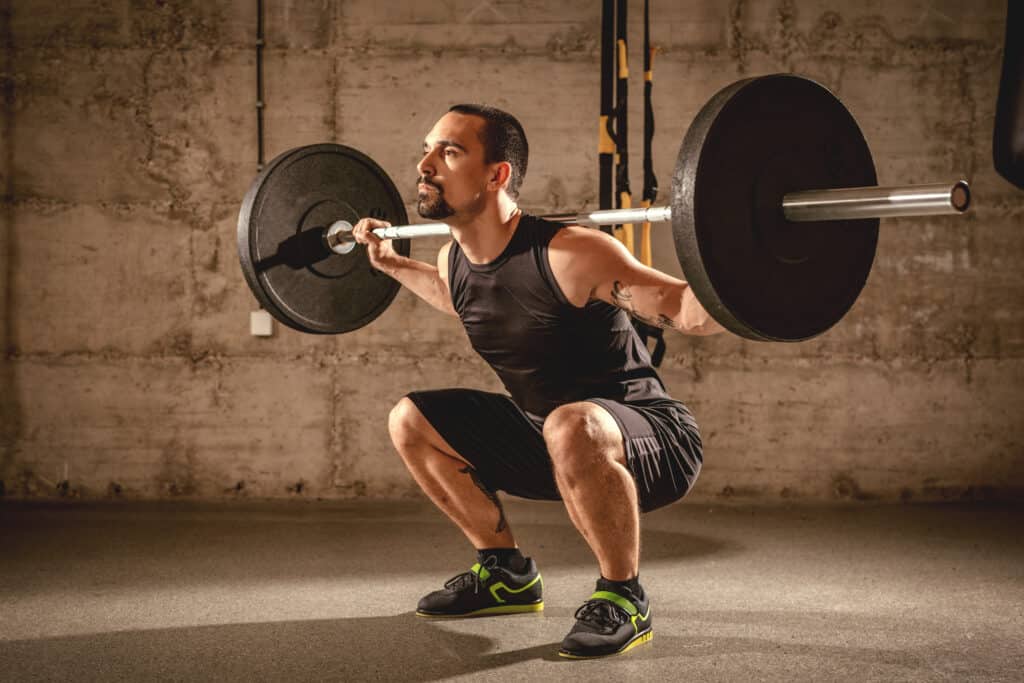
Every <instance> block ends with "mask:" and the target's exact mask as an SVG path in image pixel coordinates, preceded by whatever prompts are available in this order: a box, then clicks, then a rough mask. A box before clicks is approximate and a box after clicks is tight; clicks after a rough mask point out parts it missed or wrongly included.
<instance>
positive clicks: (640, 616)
mask: <svg viewBox="0 0 1024 683" xmlns="http://www.w3.org/2000/svg"><path fill="white" fill-rule="evenodd" d="M650 618H651V606H650V605H648V606H647V614H640V611H639V610H637V613H636V614H634V615H633V616H631V617H630V618H629V620H630V621H631V622H633V631H635V632H636V633H640V627H639V626H637V625H636V620H637V619H643V620H644V621H647V620H648V619H650Z"/></svg>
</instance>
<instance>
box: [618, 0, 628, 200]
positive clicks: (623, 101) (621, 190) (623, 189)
mask: <svg viewBox="0 0 1024 683" xmlns="http://www.w3.org/2000/svg"><path fill="white" fill-rule="evenodd" d="M628 8H629V2H628V0H619V3H618V7H617V8H616V15H617V16H616V18H615V31H616V35H617V38H618V40H617V42H616V45H615V47H616V54H615V56H616V58H617V59H616V63H615V65H616V75H617V78H616V80H615V138H614V139H615V147H616V150H615V151H616V154H617V155H618V164H617V165H616V167H615V207H616V208H622V195H623V194H630V189H629V107H628V103H629V72H628V71H627V70H625V69H623V68H622V66H623V62H624V61H625V60H624V58H620V55H619V49H620V48H619V43H621V44H622V45H623V46H626V45H628V44H629V43H628V42H627V40H626V26H627V22H626V15H627V10H628ZM621 49H622V50H623V51H625V47H623V48H621Z"/></svg>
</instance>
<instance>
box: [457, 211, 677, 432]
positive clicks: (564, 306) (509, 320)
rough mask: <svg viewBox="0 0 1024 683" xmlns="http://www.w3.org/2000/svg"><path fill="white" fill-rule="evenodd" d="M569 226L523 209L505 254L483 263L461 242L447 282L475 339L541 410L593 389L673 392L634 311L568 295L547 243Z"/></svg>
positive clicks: (519, 394)
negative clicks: (575, 299) (473, 260)
mask: <svg viewBox="0 0 1024 683" xmlns="http://www.w3.org/2000/svg"><path fill="white" fill-rule="evenodd" d="M562 227H563V226H562V225H561V224H558V223H551V222H548V221H545V220H542V219H540V218H537V217H535V216H528V215H526V214H523V215H522V216H520V218H519V225H518V226H517V227H516V231H515V233H514V234H513V235H512V239H511V240H510V241H509V243H508V246H507V247H505V250H504V251H503V252H502V253H501V255H500V256H498V258H496V259H495V260H494V261H492V262H490V263H487V264H482V265H475V264H473V263H470V262H469V259H467V258H466V255H465V254H464V253H463V251H462V249H461V248H460V247H459V244H458V242H453V243H452V246H451V250H450V251H449V253H448V283H449V285H450V288H451V295H452V303H453V304H454V306H455V311H456V312H457V313H458V314H459V318H460V319H461V320H462V324H463V326H465V328H466V333H467V334H468V335H469V341H470V343H471V344H472V345H473V348H474V349H475V350H476V352H477V353H479V354H480V356H481V357H483V359H484V360H485V361H487V362H488V363H489V364H490V366H491V367H492V368H494V371H495V372H496V373H498V377H499V378H500V379H501V381H502V382H503V383H504V385H505V388H506V389H508V392H509V394H511V396H512V400H514V401H515V402H516V404H517V405H518V406H519V407H520V408H522V409H523V410H525V411H527V412H529V413H532V414H534V415H537V416H539V417H545V416H546V415H547V414H548V413H550V412H551V411H552V410H554V409H555V408H557V407H558V406H560V405H562V404H565V403H571V402H574V401H581V400H584V399H587V398H608V399H613V400H616V401H622V402H630V401H638V400H644V399H652V398H668V394H666V392H665V387H664V385H663V384H662V382H661V379H660V378H659V377H658V374H657V372H655V370H654V368H653V367H652V366H651V355H650V353H649V352H648V350H647V347H646V346H644V344H643V343H642V342H641V341H640V338H639V337H638V336H637V334H636V331H635V330H634V329H633V325H632V323H631V322H630V319H629V315H628V314H627V313H626V312H625V311H623V310H621V309H619V308H616V307H614V306H612V305H610V304H607V303H605V302H603V301H598V300H592V301H590V302H588V303H587V304H586V305H585V306H583V307H582V308H578V307H576V306H574V305H573V304H572V303H570V302H569V300H568V299H566V298H565V295H564V294H563V293H562V290H561V288H560V287H559V286H558V283H557V282H556V281H555V278H554V276H553V275H552V274H551V266H550V264H549V263H548V243H549V242H550V241H551V238H552V237H553V236H554V235H555V233H556V232H558V231H559V230H560V229H562Z"/></svg>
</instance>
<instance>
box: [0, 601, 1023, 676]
mask: <svg viewBox="0 0 1024 683" xmlns="http://www.w3.org/2000/svg"><path fill="white" fill-rule="evenodd" d="M700 618H701V619H703V620H705V621H704V627H705V628H707V627H711V630H715V629H716V626H717V627H721V626H723V625H726V624H729V623H734V624H745V625H746V627H747V628H753V629H754V630H755V631H756V630H759V629H758V627H759V626H765V625H767V624H769V623H772V624H774V628H773V629H772V630H771V631H770V633H771V635H768V636H761V637H758V636H757V635H754V634H753V633H752V634H751V635H748V636H732V635H722V634H720V633H719V634H712V633H708V632H706V631H705V630H704V629H703V628H701V626H700V625H699V624H695V625H693V626H691V627H686V628H684V630H683V631H682V632H680V631H678V630H676V631H675V632H672V630H671V629H666V630H665V631H661V632H659V631H658V629H657V628H656V629H655V633H656V636H655V639H654V641H653V642H652V644H651V645H650V646H646V645H645V646H644V647H642V648H640V649H638V650H635V651H633V652H631V653H629V654H628V655H626V656H624V657H615V658H612V659H606V660H599V661H593V662H573V661H570V660H566V659H563V658H561V657H559V656H558V655H557V649H558V642H543V643H541V644H538V645H532V646H530V647H526V648H521V649H517V650H509V651H503V652H502V651H495V650H498V648H500V647H501V646H502V644H501V643H500V642H498V641H497V640H495V639H492V638H488V637H485V636H482V635H478V634H474V633H462V632H458V631H453V630H451V629H449V628H446V627H445V626H444V623H445V622H438V621H431V620H426V619H420V618H417V617H416V616H415V615H413V614H412V613H404V614H399V615H395V616H386V617H360V618H351V619H329V620H316V621H285V622H270V623H261V624H227V625H218V626H196V627H184V628H168V629H154V630H144V631H123V632H114V633H100V634H90V635H80V636H69V637H56V638H40V639H32V640H19V641H8V642H0V667H2V671H3V675H4V680H12V681H19V682H29V681H37V680H76V681H78V680H189V681H201V680H247V679H248V680H304V681H305V680H345V681H349V680H352V681H354V680H401V681H410V682H426V681H436V680H441V679H446V678H449V677H453V676H464V675H471V674H477V673H480V674H483V673H485V672H494V670H496V669H500V668H504V667H512V666H515V667H516V668H514V669H510V670H508V671H507V672H506V673H511V672H513V671H514V672H516V673H517V674H521V675H525V676H528V677H529V678H535V677H541V678H545V679H547V678H551V677H557V678H560V679H563V680H583V679H590V678H592V677H594V676H596V675H597V674H598V671H597V670H596V669H595V668H593V667H601V672H602V675H611V676H612V677H615V676H617V675H619V674H626V673H629V675H630V677H637V678H639V677H653V678H656V679H658V680H668V679H671V678H673V677H674V673H675V674H678V673H679V671H680V668H679V667H686V669H687V670H688V671H690V672H691V673H692V672H696V671H703V673H704V674H708V675H710V674H712V673H715V674H718V675H721V674H723V673H725V672H732V673H733V674H736V675H737V676H739V675H740V674H743V675H747V674H749V675H754V676H755V677H756V676H761V677H764V676H767V677H768V678H773V679H774V678H779V677H780V676H782V675H783V674H785V673H786V672H788V673H789V674H791V675H792V676H795V677H797V678H801V677H805V676H810V677H811V678H818V679H833V678H847V679H850V678H858V674H871V675H872V676H874V675H877V676H880V677H882V678H887V677H893V676H895V677H897V678H901V677H904V676H909V677H910V678H915V679H916V678H917V677H918V675H919V674H921V673H922V672H931V674H932V675H934V676H935V677H937V678H943V677H954V678H959V676H960V675H961V674H962V675H963V676H964V677H963V678H959V680H969V679H973V678H977V677H978V676H979V675H980V676H982V677H987V676H992V678H989V680H995V679H998V678H999V674H1000V673H1005V672H1006V671H1011V670H1014V667H1013V662H1012V661H1010V660H1012V659H1013V658H1014V655H1013V652H1014V651H1015V645H1014V643H1013V642H1010V641H1005V640H997V641H992V640H990V641H988V642H987V643H982V642H976V643H973V644H972V645H973V647H968V648H965V644H964V643H962V642H959V641H951V640H949V638H948V635H946V634H943V636H939V635H938V634H934V635H935V636H937V637H935V638H933V639H925V640H924V641H918V642H916V643H914V644H910V643H899V644H897V643H887V642H880V641H879V640H878V639H877V638H876V637H875V636H874V634H873V633H872V632H871V630H870V626H871V624H872V622H873V621H875V620H874V619H871V618H867V617H854V618H853V619H852V620H850V621H852V623H849V624H847V623H846V622H847V619H846V618H843V617H841V616H837V615H829V614H828V613H813V614H800V613H795V614H787V613H772V614H769V613H746V612H722V613H708V612H705V613H700ZM462 623H463V624H465V623H466V622H462ZM508 625H509V627H510V628H512V629H516V630H517V631H518V634H519V636H520V637H519V638H518V640H520V641H521V640H522V638H521V636H522V632H523V631H526V632H530V633H533V634H536V637H537V638H538V639H539V640H547V638H545V637H544V636H543V635H541V631H543V630H545V629H546V628H547V625H546V624H544V623H543V622H542V621H540V618H539V617H534V616H532V615H531V616H523V617H513V618H511V619H509V620H508ZM820 627H824V628H822V629H821V630H820V631H818V632H817V635H815V633H814V631H813V629H817V628H820ZM844 628H849V629H850V633H849V634H848V635H849V636H850V637H842V638H839V639H838V640H839V641H840V642H839V643H837V642H836V640H837V638H836V635H842V634H836V633H834V632H833V633H830V631H836V630H838V631H840V632H841V631H843V630H844ZM687 631H690V632H689V633H688V632H687ZM857 634H860V635H859V637H858V635H857ZM531 637H533V636H531ZM818 639H821V640H826V641H827V640H831V641H832V642H813V641H815V640H818ZM808 641H812V642H808ZM858 641H860V642H858ZM840 643H841V644H840ZM1004 660H1005V661H1004ZM554 666H558V667H559V668H557V669H554V668H552V667H554ZM609 666H611V667H612V668H610V669H609ZM673 672H674V673H673ZM495 675H503V673H502V672H495ZM872 676H868V677H869V678H870V677H872ZM598 677H599V678H600V676H598ZM927 677H928V676H926V678H927ZM698 678H699V676H698Z"/></svg>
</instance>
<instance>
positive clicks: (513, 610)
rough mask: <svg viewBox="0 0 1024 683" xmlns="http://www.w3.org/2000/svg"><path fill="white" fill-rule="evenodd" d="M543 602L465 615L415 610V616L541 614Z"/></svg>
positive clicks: (447, 617)
mask: <svg viewBox="0 0 1024 683" xmlns="http://www.w3.org/2000/svg"><path fill="white" fill-rule="evenodd" d="M543 611H544V602H543V601H541V602H535V603H531V604H529V605H496V606H494V607H484V608H483V609H478V610H474V611H472V612H466V613H465V614H429V613H427V612H420V611H418V610H417V612H416V616H418V617H425V618H428V619H465V618H467V617H488V616H496V615H499V614H521V613H526V612H543Z"/></svg>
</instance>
